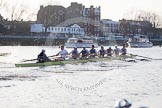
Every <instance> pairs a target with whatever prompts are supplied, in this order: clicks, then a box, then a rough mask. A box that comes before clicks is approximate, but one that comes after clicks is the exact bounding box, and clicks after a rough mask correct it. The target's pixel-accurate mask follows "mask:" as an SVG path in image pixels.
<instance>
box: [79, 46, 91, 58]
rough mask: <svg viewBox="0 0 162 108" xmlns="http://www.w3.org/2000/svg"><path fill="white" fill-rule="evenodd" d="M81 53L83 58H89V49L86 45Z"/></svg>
mask: <svg viewBox="0 0 162 108" xmlns="http://www.w3.org/2000/svg"><path fill="white" fill-rule="evenodd" d="M79 54H82V55H81V56H82V58H87V57H88V54H89V53H88V50H86V48H85V47H83V50H82V51H81V52H80V53H79Z"/></svg>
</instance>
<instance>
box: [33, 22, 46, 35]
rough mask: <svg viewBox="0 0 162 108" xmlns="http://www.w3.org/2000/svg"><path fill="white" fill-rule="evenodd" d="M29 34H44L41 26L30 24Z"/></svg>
mask: <svg viewBox="0 0 162 108" xmlns="http://www.w3.org/2000/svg"><path fill="white" fill-rule="evenodd" d="M30 32H31V33H42V32H44V27H43V24H32V25H31V26H30Z"/></svg>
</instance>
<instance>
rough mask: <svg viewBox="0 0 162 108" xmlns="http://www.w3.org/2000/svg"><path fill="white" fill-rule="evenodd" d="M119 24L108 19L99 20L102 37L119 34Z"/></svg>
mask: <svg viewBox="0 0 162 108" xmlns="http://www.w3.org/2000/svg"><path fill="white" fill-rule="evenodd" d="M119 26H120V23H119V22H117V21H112V20H108V19H104V20H101V30H102V32H103V36H115V35H116V34H118V33H119V31H120V30H119V29H120V28H119Z"/></svg>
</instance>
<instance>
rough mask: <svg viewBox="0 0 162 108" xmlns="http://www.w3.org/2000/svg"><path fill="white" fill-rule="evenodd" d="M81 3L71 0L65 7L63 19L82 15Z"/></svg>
mask: <svg viewBox="0 0 162 108" xmlns="http://www.w3.org/2000/svg"><path fill="white" fill-rule="evenodd" d="M82 13H83V5H82V4H78V3H77V2H72V3H71V5H70V6H69V7H67V8H66V14H65V20H68V19H71V18H77V17H82V16H83V14H82Z"/></svg>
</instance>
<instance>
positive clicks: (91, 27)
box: [37, 2, 101, 36]
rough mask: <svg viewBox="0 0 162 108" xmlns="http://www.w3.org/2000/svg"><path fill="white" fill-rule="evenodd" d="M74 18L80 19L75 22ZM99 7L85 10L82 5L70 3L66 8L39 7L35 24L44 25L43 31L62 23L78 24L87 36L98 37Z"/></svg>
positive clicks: (99, 32) (99, 31)
mask: <svg viewBox="0 0 162 108" xmlns="http://www.w3.org/2000/svg"><path fill="white" fill-rule="evenodd" d="M75 18H81V19H79V20H75ZM100 18H101V9H100V7H93V6H91V7H90V8H85V6H83V5H82V4H78V3H77V2H72V3H71V5H70V6H69V7H67V8H65V7H63V6H56V5H55V6H46V7H43V6H41V7H40V10H39V11H38V15H37V23H41V24H44V27H45V31H46V32H47V28H48V27H50V26H57V25H59V24H61V23H63V22H66V21H68V22H67V24H68V25H65V26H70V25H72V24H78V25H80V26H81V27H83V28H84V31H85V32H86V34H87V35H94V36H100V34H101V30H100ZM74 20H75V21H74Z"/></svg>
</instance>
